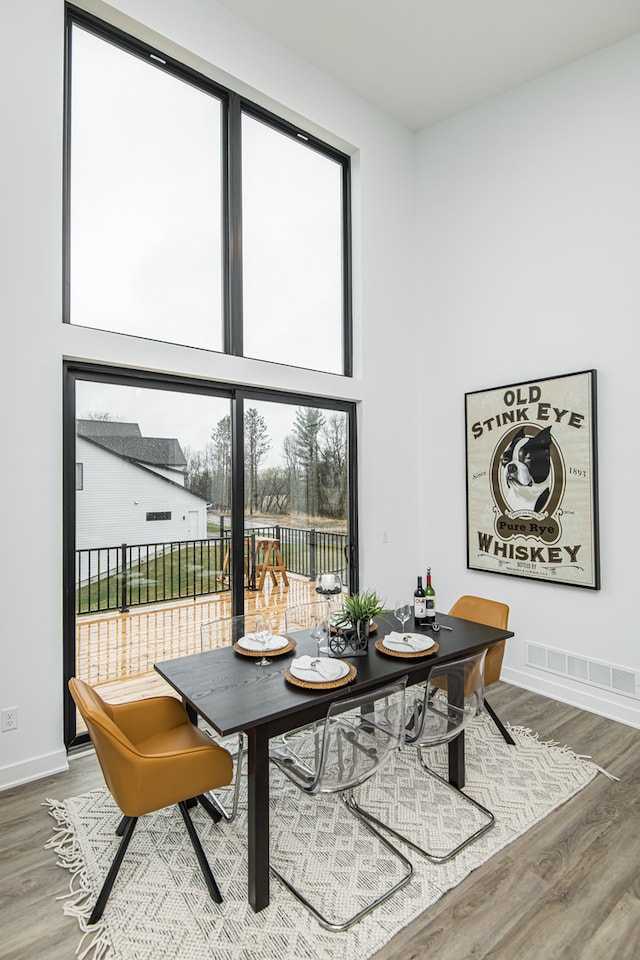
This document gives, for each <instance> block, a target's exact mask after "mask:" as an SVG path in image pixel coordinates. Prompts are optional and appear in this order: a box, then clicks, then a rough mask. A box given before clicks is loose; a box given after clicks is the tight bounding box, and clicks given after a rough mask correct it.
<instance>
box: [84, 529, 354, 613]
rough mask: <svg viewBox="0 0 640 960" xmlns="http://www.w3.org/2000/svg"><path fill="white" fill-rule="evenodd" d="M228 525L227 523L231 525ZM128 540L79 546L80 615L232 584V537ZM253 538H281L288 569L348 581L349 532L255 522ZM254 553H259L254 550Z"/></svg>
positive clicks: (218, 589)
mask: <svg viewBox="0 0 640 960" xmlns="http://www.w3.org/2000/svg"><path fill="white" fill-rule="evenodd" d="M227 530H228V528H227ZM227 530H225V529H224V526H223V527H222V531H224V532H222V531H221V532H222V535H221V536H218V537H211V538H208V539H206V540H181V541H172V542H169V543H145V544H127V543H123V544H120V546H112V547H95V548H92V549H85V550H77V551H76V576H75V583H76V614H88V613H100V612H105V611H107V610H121V611H122V612H124V611H126V610H129V609H130V608H131V607H134V606H140V605H142V604H149V603H159V602H163V601H170V600H180V599H188V598H194V597H199V596H206V595H208V594H213V593H220V592H222V591H224V590H228V589H229V579H228V576H227V574H228V573H229V571H228V570H227V566H228V562H229V554H230V544H231V537H230V535H229V532H227ZM245 534H246V536H248V537H251V538H252V539H253V540H254V541H255V540H258V539H272V540H277V541H279V544H280V553H281V555H282V559H283V562H284V564H285V567H286V569H287V571H288V572H290V573H294V574H298V575H300V576H305V577H309V578H310V579H314V578H315V577H316V575H317V574H318V573H330V572H335V573H339V574H340V575H341V576H342V578H343V581H344V582H346V581H347V543H348V540H347V536H346V534H343V533H333V532H327V531H322V530H305V529H302V528H296V527H285V526H282V525H281V524H274V525H271V526H259V527H251V528H248V529H247V530H246V531H245ZM251 554H252V555H255V553H254V550H251Z"/></svg>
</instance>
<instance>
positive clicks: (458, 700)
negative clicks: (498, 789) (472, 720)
mask: <svg viewBox="0 0 640 960" xmlns="http://www.w3.org/2000/svg"><path fill="white" fill-rule="evenodd" d="M447 696H448V699H449V703H452V704H454V705H455V706H458V707H461V706H463V704H464V670H459V669H458V670H451V672H450V673H449V675H448V677H447ZM449 783H451V784H453V786H454V787H457V788H458V789H459V790H462V788H463V787H464V783H465V777H464V730H463V731H462V732H461V733H460V734H458V736H457V737H456V738H455V740H450V741H449Z"/></svg>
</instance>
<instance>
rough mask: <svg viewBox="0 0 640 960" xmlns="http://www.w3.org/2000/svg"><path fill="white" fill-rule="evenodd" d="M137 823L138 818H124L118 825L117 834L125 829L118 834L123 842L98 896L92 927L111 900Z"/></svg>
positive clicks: (91, 918)
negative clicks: (115, 882)
mask: <svg viewBox="0 0 640 960" xmlns="http://www.w3.org/2000/svg"><path fill="white" fill-rule="evenodd" d="M137 822H138V818H137V817H123V819H122V820H121V821H120V823H119V824H118V829H117V830H116V833H118V831H119V830H120V828H121V827H123V829H122V833H121V834H120V833H118V836H122V840H121V841H120V846H119V847H118V850H117V853H116V855H115V857H114V859H113V863H112V864H111V869H110V870H109V873H108V874H107V878H106V880H105V881H104V883H103V884H102V890H101V891H100V893H99V894H98V899H97V900H96V905H95V907H94V908H93V910H92V911H91V916H90V917H89V920H88V921H87V922H88V924H89V925H90V926H91V925H92V924H94V923H97V922H98V920H99V919H100V917H101V916H102V913H103V911H104V908H105V905H106V902H107V900H108V899H109V894H110V893H111V888H112V887H113V884H114V881H115V879H116V877H117V876H118V870H119V869H120V864H121V863H122V860H123V857H124V855H125V853H126V852H127V847H128V846H129V841H130V840H131V837H132V835H133V830H134V827H135V825H136V823H137ZM123 824H124V826H123Z"/></svg>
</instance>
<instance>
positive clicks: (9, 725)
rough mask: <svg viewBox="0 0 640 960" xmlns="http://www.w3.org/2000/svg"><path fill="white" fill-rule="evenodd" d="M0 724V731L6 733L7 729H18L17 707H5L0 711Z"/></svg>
mask: <svg viewBox="0 0 640 960" xmlns="http://www.w3.org/2000/svg"><path fill="white" fill-rule="evenodd" d="M0 716H1V718H2V719H1V721H0V725H1V727H2V733H6V732H7V731H8V730H17V729H18V708H17V707H5V709H4V710H3V711H2V714H0Z"/></svg>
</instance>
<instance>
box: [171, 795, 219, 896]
mask: <svg viewBox="0 0 640 960" xmlns="http://www.w3.org/2000/svg"><path fill="white" fill-rule="evenodd" d="M178 806H179V808H180V813H181V814H182V819H183V820H184V823H185V826H186V828H187V832H188V833H189V839H190V840H191V843H192V845H193V849H194V850H195V853H196V857H197V858H198V863H199V864H200V869H201V870H202V875H203V877H204V879H205V883H206V884H207V889H208V890H209V893H210V894H211V899H212V900H215V902H216V903H222V894H221V893H220V890H219V889H218V884H217V883H216V881H215V878H214V876H213V873H212V872H211V867H210V866H209V861H208V860H207V858H206V856H205V852H204V850H203V849H202V844H201V843H200V838H199V837H198V834H197V833H196V828H195V827H194V825H193V823H192V821H191V817H190V816H189V811H188V809H187V804H186V802H185V801H184V800H181V801H180V803H179V804H178Z"/></svg>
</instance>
